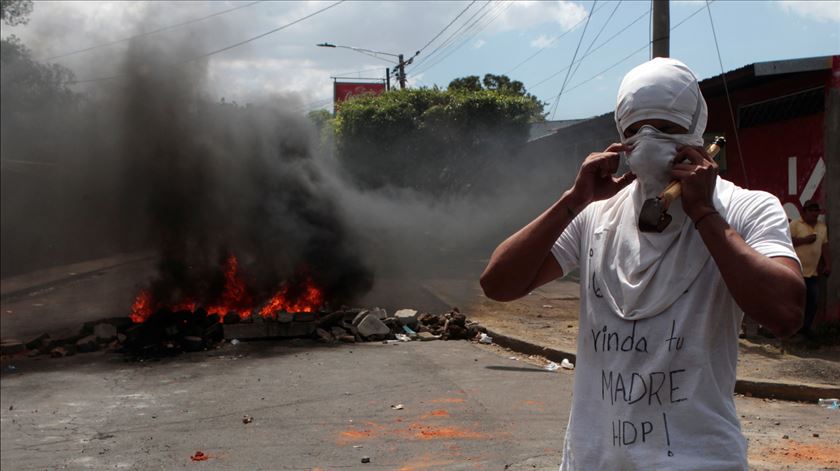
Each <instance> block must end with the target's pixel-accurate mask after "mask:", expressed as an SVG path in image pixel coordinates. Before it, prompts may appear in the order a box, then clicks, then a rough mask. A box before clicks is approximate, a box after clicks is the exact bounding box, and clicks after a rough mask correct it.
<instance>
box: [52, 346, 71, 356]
mask: <svg viewBox="0 0 840 471" xmlns="http://www.w3.org/2000/svg"><path fill="white" fill-rule="evenodd" d="M73 353H74V352H73V350H70V349H67V348H64V347H55V348H53V349H52V350H50V356H51V357H53V358H63V357H69V356H71V355H73Z"/></svg>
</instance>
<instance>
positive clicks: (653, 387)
mask: <svg viewBox="0 0 840 471" xmlns="http://www.w3.org/2000/svg"><path fill="white" fill-rule="evenodd" d="M718 186H719V187H726V188H728V189H729V191H730V195H731V198H730V199H729V200H728V205H727V207H725V208H723V209H724V210H723V211H722V212H721V214H722V215H724V217H725V219H726V220H727V222H728V223H729V224H730V225H731V226H732V227H733V228H734V229H735V230H736V231H738V233H739V234H741V236H742V237H743V238H744V240H745V241H746V242H747V244H749V245H750V246H751V247H752V248H753V249H755V250H756V251H758V252H759V253H761V254H762V255H765V256H768V257H778V256H784V257H790V258H793V259H796V253H795V252H794V250H793V245H792V243H791V240H790V231H789V226H788V222H787V217H786V215H785V212H784V210H783V209H782V206H781V204H780V203H779V201H778V199H776V198H775V197H774V196H772V195H770V194H768V193H764V192H759V191H749V190H744V189H742V188H738V187H736V186H734V185H732V184H731V183H730V182H726V181H724V180H718ZM625 191H628V189H625ZM616 196H619V195H616ZM614 199H615V197H614V198H613V199H611V200H607V201H600V202H597V203H593V204H591V205H589V206H588V207H587V208H586V209H585V210H584V211H583V212H582V213H581V214H580V215H578V216H577V217H576V218H575V219H574V220H573V221H572V222H571V224H570V225H569V226H568V227H567V228H566V230H565V231H564V232H563V234H562V235H561V236H560V238H559V239H558V240H557V242H556V243H555V244H554V247H553V248H552V253H553V254H554V256H555V258H556V259H557V261H558V262H559V264H560V266H561V267H562V268H563V272H564V273H569V272H571V271H572V270H573V269H574V268H575V267H577V266H579V267H580V280H581V282H580V289H581V295H580V299H581V305H580V331H579V335H578V342H577V365H576V369H575V371H576V373H575V384H574V396H573V398H572V411H571V415H570V418H569V426H568V428H567V430H566V441H565V443H564V453H563V464H562V465H561V468H560V469H561V470H601V469H603V470H614V469H621V470H633V469H644V470H649V469H657V470H660V469H680V470H685V469H703V470H743V469H747V445H746V441H745V439H744V437H743V435H742V434H741V429H740V423H739V421H738V415H737V413H736V411H735V403H734V400H733V392H734V389H735V378H736V377H735V370H736V366H737V357H738V333H739V330H740V324H741V319H742V317H743V312H742V311H741V310H740V308H739V307H738V306H737V304H736V303H735V301H734V300H733V298H732V296H731V295H730V293H729V290H728V289H727V287H726V285H725V284H724V281H723V279H722V278H721V276H720V273H719V271H718V268H717V265H716V264H715V263H714V259H712V258H711V257H708V260H707V261H706V262H705V263H704V264H703V265H702V268H700V269H699V273H698V275H697V277H696V279H695V280H694V281H693V282H692V283H691V284H690V285H689V286H688V289H686V290H685V291H684V293H683V294H682V295H681V296H679V297H678V298H677V299H676V300H675V301H674V302H673V304H671V305H670V306H669V307H667V308H666V309H664V310H663V311H662V312H661V313H659V314H657V315H654V316H651V317H643V318H637V319H636V320H628V319H625V318H622V317H621V316H619V315H617V314H615V311H614V310H613V309H611V308H610V307H609V305H608V303H607V302H606V301H605V298H604V294H603V292H602V287H601V286H599V274H598V267H597V266H596V265H595V264H593V263H592V261H593V260H594V259H596V258H597V253H598V251H599V250H601V248H602V247H601V246H600V245H599V244H600V243H601V242H600V241H602V240H603V237H600V236H596V233H597V232H598V231H602V230H603V229H602V227H603V224H604V219H605V216H604V214H606V213H608V212H609V211H608V210H607V209H608V208H609V205H610V204H612V202H613V200H614ZM686 224H692V223H691V221H690V220H688V221H686ZM691 230H694V229H693V227H691ZM703 247H705V246H703ZM706 253H708V251H706ZM582 254H585V256H582ZM744 276H749V274H746V273H745V274H744Z"/></svg>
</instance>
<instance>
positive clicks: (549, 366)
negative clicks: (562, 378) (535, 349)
mask: <svg viewBox="0 0 840 471" xmlns="http://www.w3.org/2000/svg"><path fill="white" fill-rule="evenodd" d="M544 368H545V370H546V371H557V370H559V369H560V365H558V364H557V363H554V362H553V361H550V362H548V364H547V365H545V367H544Z"/></svg>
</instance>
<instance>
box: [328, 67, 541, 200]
mask: <svg viewBox="0 0 840 471" xmlns="http://www.w3.org/2000/svg"><path fill="white" fill-rule="evenodd" d="M464 83H466V81H464ZM534 113H535V104H534V102H533V100H531V99H530V98H527V97H524V96H521V95H517V94H513V93H503V92H500V91H498V90H478V91H470V90H468V89H466V88H458V87H454V88H450V89H447V90H439V89H407V90H400V91H393V92H389V93H384V94H382V95H378V96H370V95H368V96H359V97H353V98H351V99H350V100H347V101H345V102H344V103H342V106H341V108H340V109H339V111H338V113H337V114H336V117H335V119H334V120H333V124H334V128H335V135H336V146H337V151H338V156H339V159H340V161H341V162H342V164H343V165H344V166H345V167H346V168H347V170H348V173H349V174H350V175H352V176H353V177H355V179H356V180H357V181H358V182H359V183H361V184H362V185H364V186H367V187H382V186H396V187H403V188H413V189H416V190H420V191H425V192H433V193H450V194H451V193H459V192H466V191H469V192H471V191H475V190H476V188H478V187H481V186H482V185H483V184H484V183H485V182H490V181H497V180H496V179H494V178H490V176H491V175H490V174H492V171H493V169H494V167H495V166H494V165H493V163H494V162H495V161H497V160H498V159H502V160H509V159H510V158H511V156H512V155H513V154H514V153H515V151H516V149H518V148H519V147H520V146H521V145H523V144H524V143H525V141H526V140H527V137H528V130H529V127H530V123H531V121H532V118H533V115H534Z"/></svg>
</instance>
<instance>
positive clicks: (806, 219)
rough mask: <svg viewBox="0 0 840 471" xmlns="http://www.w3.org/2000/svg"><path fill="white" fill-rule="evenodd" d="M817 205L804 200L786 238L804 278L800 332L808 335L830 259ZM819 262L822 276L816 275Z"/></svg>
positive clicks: (829, 265)
mask: <svg viewBox="0 0 840 471" xmlns="http://www.w3.org/2000/svg"><path fill="white" fill-rule="evenodd" d="M819 215H820V205H819V203H817V202H816V201H813V200H808V201H806V202H805V204H804V205H803V206H802V217H801V218H800V219H799V220H798V221H793V222H791V223H790V235H791V239H792V240H793V247H794V250H796V255H797V256H798V257H799V261H800V262H801V263H802V277H803V278H804V279H805V321H804V323H803V324H802V330H801V331H800V333H802V334H803V335H805V336H806V337H810V335H811V324H812V323H813V322H814V316H815V315H816V313H817V304H818V302H819V296H820V283H819V281H820V278H819V277H820V275H821V274H822V275H825V276H829V274H830V273H831V257H830V255H829V251H828V229H827V228H826V226H825V224H824V223H822V222H819V220H818V219H817V218H818V217H819ZM820 259H822V262H823V263H822V273H820Z"/></svg>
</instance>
